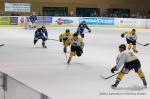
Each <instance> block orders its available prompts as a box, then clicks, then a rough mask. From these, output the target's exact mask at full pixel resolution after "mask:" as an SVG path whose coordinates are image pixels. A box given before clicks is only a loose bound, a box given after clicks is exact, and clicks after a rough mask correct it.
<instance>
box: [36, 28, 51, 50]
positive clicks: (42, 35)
mask: <svg viewBox="0 0 150 99" xmlns="http://www.w3.org/2000/svg"><path fill="white" fill-rule="evenodd" d="M39 39H42V46H43V48H47V47H46V45H45V42H46V40H47V39H48V33H47V29H46V27H45V26H42V27H41V28H38V29H37V30H36V31H35V35H34V45H35V44H36V43H37V41H38V40H39Z"/></svg>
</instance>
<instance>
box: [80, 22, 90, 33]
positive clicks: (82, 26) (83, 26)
mask: <svg viewBox="0 0 150 99" xmlns="http://www.w3.org/2000/svg"><path fill="white" fill-rule="evenodd" d="M85 28H86V29H88V30H89V31H90V28H89V27H88V26H87V24H83V23H81V24H79V26H78V29H77V32H79V33H83V32H84V29H85Z"/></svg>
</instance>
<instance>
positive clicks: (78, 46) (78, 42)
mask: <svg viewBox="0 0 150 99" xmlns="http://www.w3.org/2000/svg"><path fill="white" fill-rule="evenodd" d="M65 46H71V52H70V55H69V59H68V61H67V63H68V64H69V63H70V61H71V59H72V57H73V56H75V55H77V56H78V57H80V56H81V55H82V53H83V48H84V42H83V39H82V38H81V37H79V36H78V33H74V34H73V37H72V38H70V39H68V40H67V41H66V42H65Z"/></svg>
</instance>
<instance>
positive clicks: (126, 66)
mask: <svg viewBox="0 0 150 99" xmlns="http://www.w3.org/2000/svg"><path fill="white" fill-rule="evenodd" d="M131 64H132V63H131V62H129V63H125V64H124V67H123V68H122V70H121V71H120V72H119V73H118V75H117V78H116V81H115V84H113V85H112V86H111V87H112V88H116V87H117V86H118V84H119V83H120V81H121V80H122V79H123V77H124V75H125V74H128V72H129V71H130V70H131V69H132V68H133V67H132V66H131Z"/></svg>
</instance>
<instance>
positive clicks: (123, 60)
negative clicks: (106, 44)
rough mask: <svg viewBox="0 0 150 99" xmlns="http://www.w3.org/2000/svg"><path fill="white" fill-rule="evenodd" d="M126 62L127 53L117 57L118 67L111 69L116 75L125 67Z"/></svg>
mask: <svg viewBox="0 0 150 99" xmlns="http://www.w3.org/2000/svg"><path fill="white" fill-rule="evenodd" d="M125 60H126V55H125V53H124V54H122V55H121V56H119V57H117V59H116V65H115V66H114V67H113V68H112V69H111V72H112V73H114V72H115V71H118V70H119V69H120V68H121V67H122V65H124V63H125V62H126V61H125Z"/></svg>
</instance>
